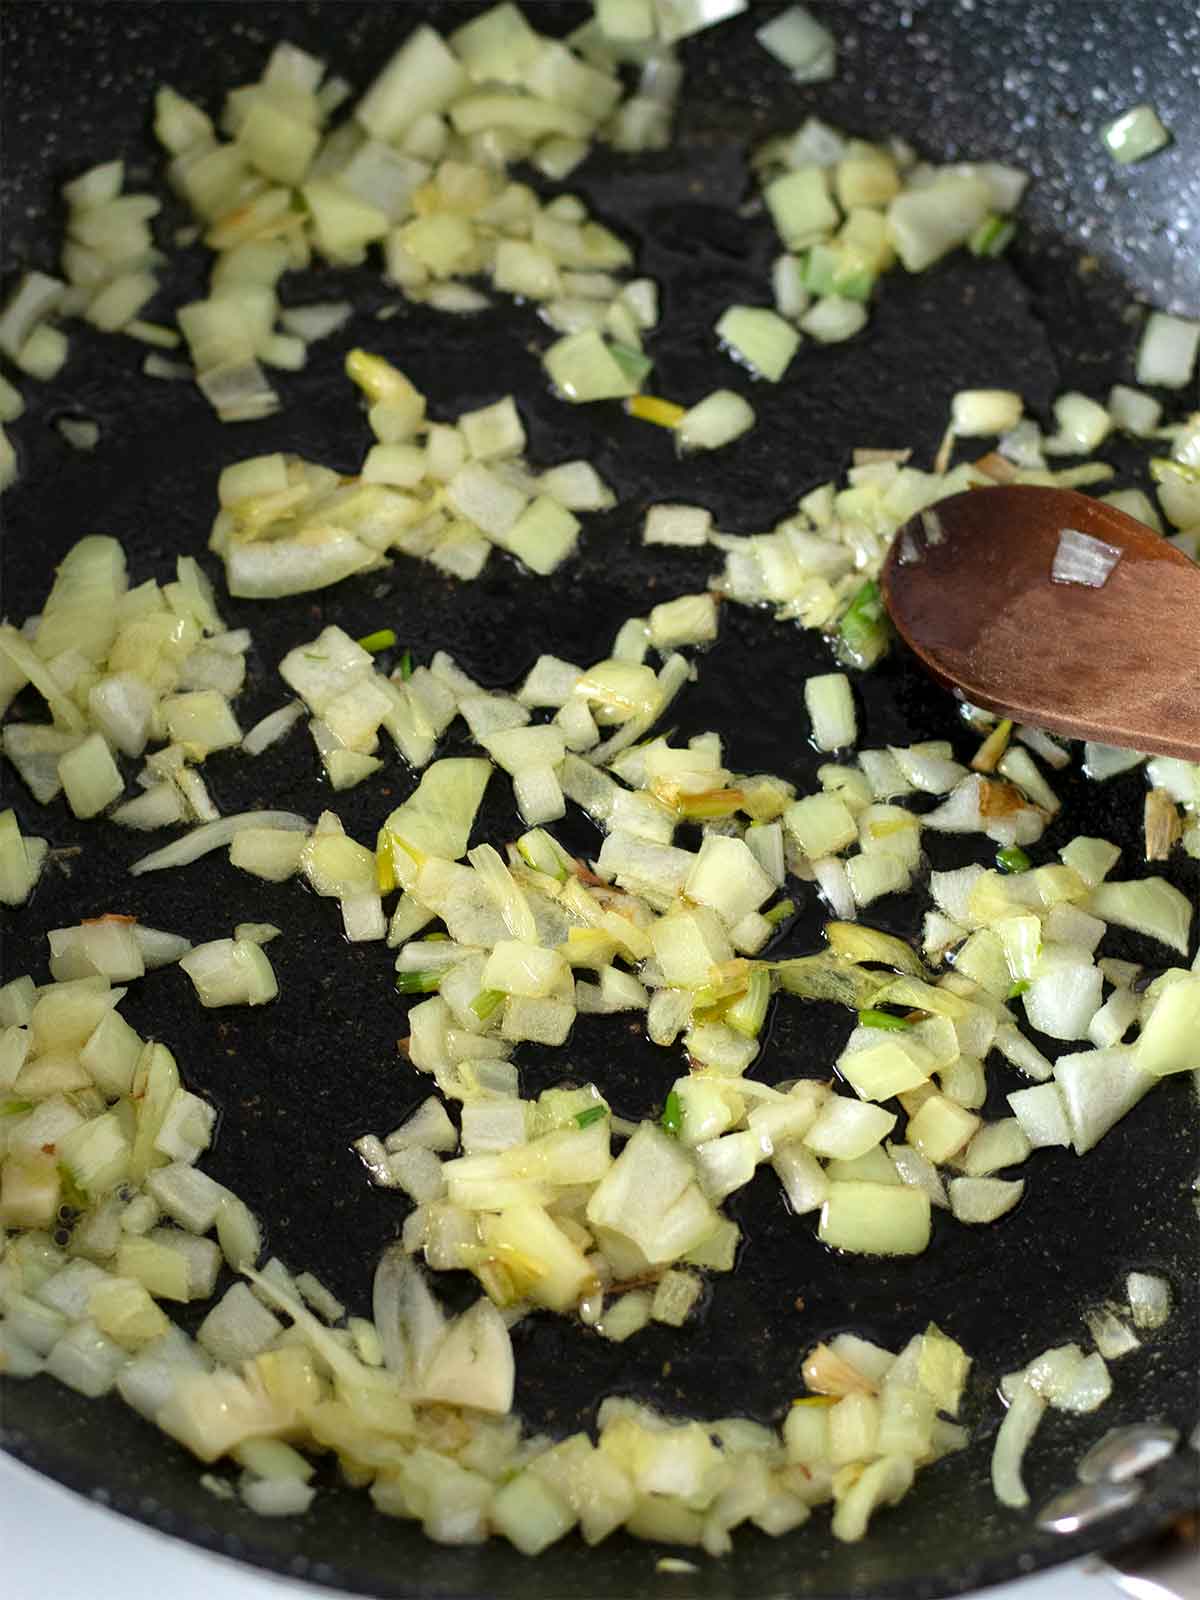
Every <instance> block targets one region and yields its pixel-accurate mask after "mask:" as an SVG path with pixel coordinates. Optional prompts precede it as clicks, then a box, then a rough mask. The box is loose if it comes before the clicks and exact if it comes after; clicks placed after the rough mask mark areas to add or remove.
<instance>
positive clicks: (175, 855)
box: [129, 811, 312, 877]
mask: <svg viewBox="0 0 1200 1600" xmlns="http://www.w3.org/2000/svg"><path fill="white" fill-rule="evenodd" d="M311 827H312V823H311V822H309V820H308V818H307V817H300V816H297V815H296V813H295V812H294V811H241V812H239V813H238V814H237V816H233V817H222V818H221V819H220V820H219V821H217V822H206V823H205V824H204V825H203V827H200V828H193V829H192V831H191V833H187V834H184V836H183V838H182V839H175V840H174V841H173V842H172V843H171V844H168V845H164V846H163V848H162V849H161V850H154V851H152V852H151V853H150V855H148V856H143V857H142V859H141V860H140V861H135V862H134V863H133V865H132V866H131V867H130V869H129V871H130V873H131V874H132V875H133V876H134V877H137V876H138V875H139V874H140V873H143V872H160V871H161V870H162V869H163V868H164V867H186V866H188V865H189V864H190V863H191V862H193V861H199V859H200V857H201V856H206V855H209V854H211V852H212V851H214V850H221V849H223V848H224V847H225V846H226V845H227V844H229V843H231V841H232V840H233V838H234V837H235V835H236V834H239V833H240V832H241V831H242V829H243V828H284V829H288V830H291V831H293V832H296V833H307V832H308V830H309V829H310V828H311Z"/></svg>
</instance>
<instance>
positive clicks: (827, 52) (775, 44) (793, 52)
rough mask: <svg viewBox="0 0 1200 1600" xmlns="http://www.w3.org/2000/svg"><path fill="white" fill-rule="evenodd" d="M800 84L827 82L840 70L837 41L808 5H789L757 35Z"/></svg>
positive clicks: (765, 48) (766, 48)
mask: <svg viewBox="0 0 1200 1600" xmlns="http://www.w3.org/2000/svg"><path fill="white" fill-rule="evenodd" d="M754 37H755V38H756V39H757V40H758V42H759V44H761V45H762V47H763V49H764V50H767V51H769V52H770V54H771V55H773V56H774V57H775V59H776V61H779V62H781V63H782V64H783V65H784V66H785V67H787V68H788V69H789V71H790V72H791V74H792V77H793V78H794V79H795V81H796V82H797V83H825V82H827V81H828V80H829V79H830V78H832V77H833V76H834V74H835V72H836V70H837V44H836V42H835V40H834V37H833V35H832V34H831V33H830V32H829V30H828V29H827V28H825V27H823V26H822V25H821V24H820V23H819V22H818V21H817V19H816V18H815V17H814V16H813V14H812V13H811V12H810V11H809V10H808V9H807V7H805V6H800V5H795V6H789V7H788V9H787V10H786V11H781V12H780V13H779V15H778V16H777V17H775V18H774V19H773V20H772V21H770V22H768V23H766V24H765V26H763V27H761V28H759V29H758V31H757V33H756V34H755V36H754Z"/></svg>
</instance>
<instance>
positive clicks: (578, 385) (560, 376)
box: [542, 328, 638, 404]
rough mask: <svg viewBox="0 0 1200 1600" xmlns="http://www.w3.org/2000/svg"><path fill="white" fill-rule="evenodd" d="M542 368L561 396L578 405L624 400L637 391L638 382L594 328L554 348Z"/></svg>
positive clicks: (552, 347) (572, 334)
mask: <svg viewBox="0 0 1200 1600" xmlns="http://www.w3.org/2000/svg"><path fill="white" fill-rule="evenodd" d="M542 365H543V367H544V368H545V369H546V372H547V373H548V374H549V377H550V380H551V382H552V383H553V384H554V387H555V388H556V389H557V391H558V392H559V394H561V395H562V396H563V397H564V399H567V400H571V401H573V402H575V403H576V404H583V403H586V402H588V401H593V400H621V399H625V398H626V397H627V396H629V395H632V394H636V393H637V390H638V384H637V382H636V381H635V379H634V378H632V377H631V376H630V375H629V373H628V372H627V370H626V368H625V367H624V366H622V365H621V363H620V361H619V360H618V359H617V357H616V356H615V355H614V353H613V350H612V347H611V346H610V345H608V344H607V343H606V342H605V340H604V338H603V336H602V335H601V334H600V333H599V331H598V330H597V329H595V328H585V329H583V330H582V331H581V332H579V333H570V334H567V335H566V336H565V337H564V338H562V339H560V340H559V341H558V343H557V344H553V345H551V347H550V348H549V350H547V351H546V353H545V355H544V356H543V357H542Z"/></svg>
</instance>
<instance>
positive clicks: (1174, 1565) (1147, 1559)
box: [1089, 1515, 1200, 1600]
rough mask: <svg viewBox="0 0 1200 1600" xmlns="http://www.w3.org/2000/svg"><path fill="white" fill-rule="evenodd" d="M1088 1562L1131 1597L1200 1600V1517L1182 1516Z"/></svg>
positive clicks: (1161, 1599)
mask: <svg viewBox="0 0 1200 1600" xmlns="http://www.w3.org/2000/svg"><path fill="white" fill-rule="evenodd" d="M1089 1565H1090V1566H1091V1569H1092V1570H1093V1571H1094V1572H1095V1573H1096V1575H1097V1576H1103V1577H1106V1578H1107V1579H1108V1581H1109V1582H1110V1583H1111V1584H1113V1586H1114V1587H1115V1588H1116V1589H1118V1590H1119V1591H1120V1593H1122V1594H1125V1595H1128V1596H1129V1600H1200V1518H1198V1517H1197V1516H1195V1515H1192V1516H1183V1517H1180V1519H1179V1520H1178V1521H1177V1522H1175V1523H1173V1524H1172V1525H1171V1526H1170V1527H1169V1528H1167V1529H1165V1530H1164V1532H1163V1533H1162V1534H1160V1535H1159V1536H1158V1537H1157V1538H1155V1539H1151V1540H1147V1541H1145V1542H1144V1543H1141V1544H1137V1545H1134V1546H1133V1547H1132V1548H1131V1549H1129V1550H1123V1551H1121V1552H1119V1553H1118V1554H1117V1555H1114V1556H1112V1557H1110V1558H1109V1560H1107V1561H1096V1562H1094V1563H1089Z"/></svg>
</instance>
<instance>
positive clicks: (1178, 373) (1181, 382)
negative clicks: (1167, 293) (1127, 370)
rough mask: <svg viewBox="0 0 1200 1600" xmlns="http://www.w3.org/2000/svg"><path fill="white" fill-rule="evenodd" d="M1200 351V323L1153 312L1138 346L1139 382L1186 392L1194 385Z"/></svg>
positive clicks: (1160, 312) (1153, 386)
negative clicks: (1193, 377)
mask: <svg viewBox="0 0 1200 1600" xmlns="http://www.w3.org/2000/svg"><path fill="white" fill-rule="evenodd" d="M1198 349H1200V322H1189V321H1187V320H1186V319H1185V318H1183V317H1171V316H1168V315H1167V314H1166V312H1163V311H1152V312H1151V313H1150V315H1149V317H1148V318H1147V319H1146V328H1145V332H1144V333H1143V334H1142V341H1141V343H1140V344H1139V345H1138V353H1137V381H1138V382H1139V383H1144V384H1149V385H1150V386H1151V387H1152V388H1156V387H1158V388H1163V389H1182V388H1184V387H1185V386H1186V384H1187V383H1188V382H1189V381H1190V379H1191V376H1192V371H1193V369H1194V368H1195V365H1196V352H1197V350H1198Z"/></svg>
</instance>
